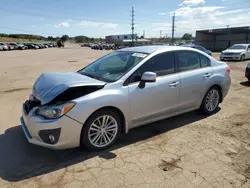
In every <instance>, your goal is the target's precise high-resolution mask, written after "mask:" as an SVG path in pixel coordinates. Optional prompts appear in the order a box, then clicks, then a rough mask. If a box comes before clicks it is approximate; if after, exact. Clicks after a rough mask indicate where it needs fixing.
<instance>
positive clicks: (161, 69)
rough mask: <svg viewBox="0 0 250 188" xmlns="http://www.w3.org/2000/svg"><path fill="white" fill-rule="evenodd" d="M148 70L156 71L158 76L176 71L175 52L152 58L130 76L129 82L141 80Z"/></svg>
mask: <svg viewBox="0 0 250 188" xmlns="http://www.w3.org/2000/svg"><path fill="white" fill-rule="evenodd" d="M146 71H150V72H155V73H156V74H157V76H164V75H167V74H171V73H174V72H175V61H174V53H164V54H160V55H157V56H155V57H153V58H151V59H150V60H148V61H147V62H145V63H144V64H143V65H142V66H141V67H140V68H139V69H137V71H135V72H134V73H133V74H132V75H131V76H130V78H129V83H134V82H138V81H140V80H141V76H142V74H143V73H144V72H146Z"/></svg>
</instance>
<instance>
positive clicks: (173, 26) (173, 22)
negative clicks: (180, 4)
mask: <svg viewBox="0 0 250 188" xmlns="http://www.w3.org/2000/svg"><path fill="white" fill-rule="evenodd" d="M174 32H175V12H174V15H173V20H172V45H173V44H174Z"/></svg>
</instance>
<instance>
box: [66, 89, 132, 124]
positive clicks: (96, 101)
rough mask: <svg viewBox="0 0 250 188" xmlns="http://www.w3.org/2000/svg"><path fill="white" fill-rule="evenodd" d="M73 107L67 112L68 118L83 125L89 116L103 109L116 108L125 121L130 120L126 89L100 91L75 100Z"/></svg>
mask: <svg viewBox="0 0 250 188" xmlns="http://www.w3.org/2000/svg"><path fill="white" fill-rule="evenodd" d="M74 102H76V105H75V107H74V108H73V109H72V110H70V111H69V112H68V114H67V115H68V116H69V117H71V118H73V119H75V120H77V121H79V122H81V123H82V124H84V123H85V122H86V120H87V119H88V118H89V116H90V115H91V114H93V113H94V112H95V111H97V110H99V109H100V108H103V107H108V106H112V107H115V108H118V109H119V110H120V111H121V112H122V113H123V115H124V117H125V120H127V119H130V118H129V117H130V107H129V97H128V88H125V87H124V88H122V89H120V90H116V89H108V90H107V89H106V90H105V89H101V90H99V91H97V92H95V93H92V94H89V95H87V96H83V97H81V98H78V99H75V100H74Z"/></svg>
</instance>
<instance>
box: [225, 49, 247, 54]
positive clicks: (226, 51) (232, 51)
mask: <svg viewBox="0 0 250 188" xmlns="http://www.w3.org/2000/svg"><path fill="white" fill-rule="evenodd" d="M244 51H245V50H233V49H232V50H231V49H227V50H224V51H222V52H223V53H241V52H244Z"/></svg>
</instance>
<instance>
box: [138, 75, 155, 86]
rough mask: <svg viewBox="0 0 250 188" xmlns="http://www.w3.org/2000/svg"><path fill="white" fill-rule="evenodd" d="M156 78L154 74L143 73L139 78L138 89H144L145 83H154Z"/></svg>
mask: <svg viewBox="0 0 250 188" xmlns="http://www.w3.org/2000/svg"><path fill="white" fill-rule="evenodd" d="M156 77H157V75H156V73H154V72H144V73H143V75H142V77H141V81H140V84H139V88H141V89H142V88H144V87H145V84H146V82H156Z"/></svg>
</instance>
